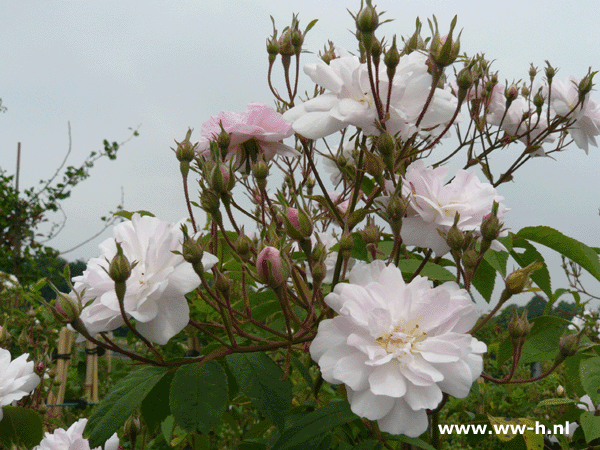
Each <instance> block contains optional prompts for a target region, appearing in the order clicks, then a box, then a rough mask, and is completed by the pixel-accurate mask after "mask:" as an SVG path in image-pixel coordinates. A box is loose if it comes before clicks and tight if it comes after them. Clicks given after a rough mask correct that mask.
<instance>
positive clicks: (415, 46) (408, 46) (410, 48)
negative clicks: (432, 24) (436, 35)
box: [403, 17, 425, 55]
mask: <svg viewBox="0 0 600 450" xmlns="http://www.w3.org/2000/svg"><path fill="white" fill-rule="evenodd" d="M421 27H422V24H421V21H420V20H419V18H418V17H417V23H416V27H415V32H414V33H413V35H412V36H411V37H410V39H409V40H408V41H406V42H405V45H404V50H403V53H404V54H406V55H410V54H411V53H412V52H414V51H415V50H425V43H424V42H423V38H422V37H421Z"/></svg>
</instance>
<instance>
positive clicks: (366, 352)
mask: <svg viewBox="0 0 600 450" xmlns="http://www.w3.org/2000/svg"><path fill="white" fill-rule="evenodd" d="M349 279H350V282H349V283H340V284H338V285H336V287H335V289H334V291H333V292H332V293H330V294H329V295H327V297H325V302H326V303H327V304H328V305H329V306H330V307H331V308H333V309H334V310H335V311H336V312H337V313H338V314H339V316H337V317H335V318H333V319H328V320H323V321H322V322H321V323H320V324H319V329H318V333H317V336H316V337H315V339H314V340H313V342H312V344H311V347H310V354H311V357H312V358H313V359H314V360H315V361H316V362H317V363H318V364H319V367H320V368H321V373H322V375H323V379H325V380H326V381H328V382H330V383H333V384H341V383H344V384H345V385H346V390H347V392H348V401H349V402H350V405H351V408H352V411H353V412H354V413H355V414H357V415H359V416H361V417H365V418H367V419H369V420H377V421H378V423H379V427H380V428H381V430H382V431H386V432H389V433H393V434H405V435H407V436H411V437H416V436H419V435H421V434H422V433H423V432H424V431H425V430H426V429H427V412H426V410H427V409H434V408H435V407H437V406H438V404H439V403H440V401H441V400H442V393H443V392H446V393H448V394H450V395H453V396H454V397H458V398H464V397H466V396H467V395H468V393H469V390H470V389H471V384H472V383H473V382H474V381H475V380H476V379H477V378H478V377H479V375H480V374H481V371H482V368H483V359H482V356H481V354H482V353H484V352H485V351H486V350H487V348H486V345H485V344H484V343H483V342H480V341H478V340H477V339H475V338H474V337H472V336H471V335H469V334H466V333H467V331H468V330H469V329H471V327H472V326H473V325H474V324H475V322H476V321H477V317H478V316H479V314H478V313H477V311H476V310H475V308H474V307H473V304H472V302H471V300H470V298H469V295H468V294H467V292H466V291H465V290H464V289H460V288H459V287H458V285H457V284H456V283H453V282H448V283H444V284H442V285H441V286H438V287H436V288H431V287H430V286H429V283H428V281H427V279H426V278H423V277H420V276H417V277H415V279H414V280H413V281H412V282H411V283H409V284H405V283H404V280H403V278H402V273H401V272H400V270H399V269H398V268H397V267H395V266H393V265H389V266H386V265H385V264H384V263H383V262H382V261H373V262H372V263H370V264H361V265H359V266H357V267H356V268H354V269H353V270H351V271H350V275H349Z"/></svg>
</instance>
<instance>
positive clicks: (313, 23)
mask: <svg viewBox="0 0 600 450" xmlns="http://www.w3.org/2000/svg"><path fill="white" fill-rule="evenodd" d="M318 20H319V19H313V20H311V21H310V23H309V24H308V25H307V26H306V30H304V35H306V33H308V32H309V31H310V30H311V28H312V27H314V26H315V24H316V23H317V21H318Z"/></svg>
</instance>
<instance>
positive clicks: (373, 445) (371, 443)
mask: <svg viewBox="0 0 600 450" xmlns="http://www.w3.org/2000/svg"><path fill="white" fill-rule="evenodd" d="M382 448H383V444H382V443H381V442H379V441H376V440H374V439H369V440H368V441H363V442H361V443H360V444H358V445H356V446H354V447H352V450H381V449H382Z"/></svg>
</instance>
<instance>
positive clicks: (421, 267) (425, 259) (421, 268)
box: [408, 249, 433, 283]
mask: <svg viewBox="0 0 600 450" xmlns="http://www.w3.org/2000/svg"><path fill="white" fill-rule="evenodd" d="M432 252H433V250H431V249H429V251H428V252H427V254H426V255H425V258H423V261H421V264H420V265H419V267H417V270H415V273H413V274H412V275H411V276H410V278H409V280H408V283H410V282H411V281H412V280H414V279H415V277H416V276H417V275H419V274H420V273H421V270H423V267H425V264H427V261H429V258H431V253H432Z"/></svg>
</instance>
